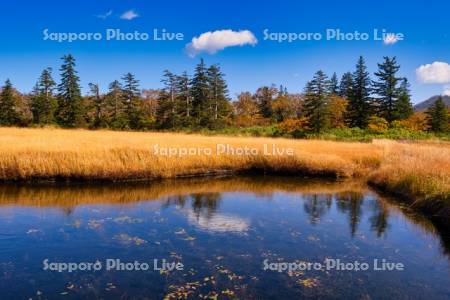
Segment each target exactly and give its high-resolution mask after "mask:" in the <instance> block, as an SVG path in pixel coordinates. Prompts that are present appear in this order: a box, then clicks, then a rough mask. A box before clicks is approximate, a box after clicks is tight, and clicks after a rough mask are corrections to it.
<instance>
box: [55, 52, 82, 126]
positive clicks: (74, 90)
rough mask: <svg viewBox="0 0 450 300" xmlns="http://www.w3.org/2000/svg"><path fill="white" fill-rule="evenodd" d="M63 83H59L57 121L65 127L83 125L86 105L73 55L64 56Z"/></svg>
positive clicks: (62, 67)
mask: <svg viewBox="0 0 450 300" xmlns="http://www.w3.org/2000/svg"><path fill="white" fill-rule="evenodd" d="M62 60H63V64H62V66H61V69H60V71H61V83H60V84H59V85H58V108H57V113H56V114H57V121H58V123H59V124H60V125H61V126H63V127H82V126H84V124H85V120H84V118H83V116H84V105H83V99H82V97H81V91H80V85H79V80H80V79H79V77H78V75H77V71H76V70H75V59H74V58H73V56H72V55H65V56H63V58H62Z"/></svg>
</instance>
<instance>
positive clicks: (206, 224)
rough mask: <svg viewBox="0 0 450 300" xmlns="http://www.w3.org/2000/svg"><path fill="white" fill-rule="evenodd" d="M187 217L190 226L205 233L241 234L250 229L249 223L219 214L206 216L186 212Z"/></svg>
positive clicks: (235, 217)
mask: <svg viewBox="0 0 450 300" xmlns="http://www.w3.org/2000/svg"><path fill="white" fill-rule="evenodd" d="M187 217H188V221H189V223H190V224H193V225H194V226H196V227H197V228H200V229H202V230H205V231H213V232H231V233H243V232H246V231H248V229H249V227H250V224H249V221H248V220H246V219H242V218H240V217H237V216H232V215H225V214H221V213H216V214H214V215H212V216H207V215H205V214H200V215H197V214H194V213H193V212H192V211H188V212H187Z"/></svg>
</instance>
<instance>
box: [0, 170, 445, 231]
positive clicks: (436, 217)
mask: <svg viewBox="0 0 450 300" xmlns="http://www.w3.org/2000/svg"><path fill="white" fill-rule="evenodd" d="M261 172H263V173H261ZM249 175H257V176H261V175H262V176H271V175H278V176H289V177H290V176H293V177H301V176H310V178H313V179H333V180H338V179H343V180H344V181H346V180H349V181H351V180H355V178H349V177H344V178H342V177H340V176H339V174H333V173H332V172H323V173H320V172H304V171H303V172H302V173H298V172H297V173H295V172H283V171H273V170H269V171H268V170H257V169H252V170H245V171H235V170H212V171H209V172H205V173H197V174H187V175H177V176H173V177H168V178H162V177H153V178H135V179H133V178H125V179H117V178H114V179H108V178H84V177H49V178H45V177H44V178H42V177H38V178H15V179H9V180H4V179H3V180H0V183H6V184H7V183H12V184H20V185H24V186H26V185H34V184H38V185H40V184H51V185H53V184H67V185H85V184H89V185H90V184H98V183H106V184H114V183H131V184H132V183H145V182H155V181H159V180H165V179H187V178H208V177H210V178H220V177H238V176H249ZM360 180H361V181H362V182H364V183H365V184H367V186H370V187H372V188H374V189H375V190H376V191H377V192H380V193H382V194H385V195H387V196H394V197H395V201H397V202H402V203H405V204H407V205H408V206H409V207H410V208H411V209H413V210H414V211H416V212H419V213H421V214H422V215H424V216H425V217H427V218H428V219H430V220H431V221H432V222H434V223H436V225H438V226H439V227H443V228H445V229H446V230H449V229H450V205H447V204H446V203H445V201H442V200H441V199H438V198H428V199H426V200H423V199H421V201H419V197H417V196H414V195H411V194H410V193H402V192H401V191H400V190H395V189H391V188H389V185H388V184H382V183H378V182H374V181H372V180H371V179H365V178H362V179H360Z"/></svg>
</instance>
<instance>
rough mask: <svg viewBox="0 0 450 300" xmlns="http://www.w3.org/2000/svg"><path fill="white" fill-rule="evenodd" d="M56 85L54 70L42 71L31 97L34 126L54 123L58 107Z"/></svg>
mask: <svg viewBox="0 0 450 300" xmlns="http://www.w3.org/2000/svg"><path fill="white" fill-rule="evenodd" d="M55 86H56V83H55V81H54V80H53V78H52V69H51V68H47V69H44V70H43V71H42V74H41V76H40V77H39V80H38V82H37V83H36V86H35V88H34V91H33V96H32V97H31V103H30V109H31V113H32V114H33V123H34V124H41V125H44V124H51V123H53V122H54V114H55V110H56V106H57V102H56V98H55V97H54V95H53V91H54V89H55Z"/></svg>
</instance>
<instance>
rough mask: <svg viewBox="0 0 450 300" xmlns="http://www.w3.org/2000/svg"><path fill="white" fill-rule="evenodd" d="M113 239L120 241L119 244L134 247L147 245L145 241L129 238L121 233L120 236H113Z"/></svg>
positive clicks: (133, 237) (135, 237)
mask: <svg viewBox="0 0 450 300" xmlns="http://www.w3.org/2000/svg"><path fill="white" fill-rule="evenodd" d="M113 238H114V239H116V240H118V241H120V242H121V243H124V244H135V245H136V246H140V245H143V244H146V243H147V241H146V240H144V239H141V238H139V237H137V236H130V235H128V234H126V233H121V234H118V235H115V236H114V237H113Z"/></svg>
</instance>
